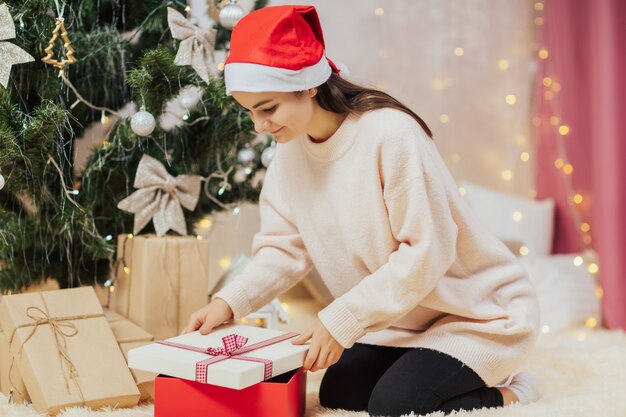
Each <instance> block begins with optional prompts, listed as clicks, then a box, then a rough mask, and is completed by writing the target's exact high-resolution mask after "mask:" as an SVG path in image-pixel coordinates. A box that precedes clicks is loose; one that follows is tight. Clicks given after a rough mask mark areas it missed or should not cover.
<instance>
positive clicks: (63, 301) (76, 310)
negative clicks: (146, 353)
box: [0, 287, 139, 415]
mask: <svg viewBox="0 0 626 417" xmlns="http://www.w3.org/2000/svg"><path fill="white" fill-rule="evenodd" d="M0 325H1V326H2V328H3V329H4V332H5V335H6V336H7V339H8V344H9V348H10V353H11V355H12V361H13V366H17V369H18V370H19V373H20V375H21V377H22V379H23V381H24V385H25V387H26V391H27V392H28V394H29V395H30V398H31V401H32V403H33V408H34V409H35V410H36V411H38V412H40V413H48V414H51V415H54V414H56V413H58V412H59V411H60V410H62V409H63V408H66V407H71V406H87V407H91V408H93V409H98V408H100V407H103V406H110V407H117V408H119V407H132V406H134V405H136V404H137V402H138V401H139V390H138V389H137V386H136V385H135V381H134V380H133V377H132V375H131V373H130V370H129V369H128V366H127V365H126V363H125V360H124V356H123V355H122V352H121V350H120V348H119V346H118V344H117V342H116V341H115V338H114V336H113V332H112V331H111V328H110V326H109V323H108V322H107V320H106V318H105V316H104V313H103V311H102V307H100V304H99V302H98V299H97V297H96V295H95V293H94V290H93V288H91V287H81V288H73V289H66V290H58V291H47V292H41V293H31V294H17V295H12V296H10V297H2V300H1V301H0Z"/></svg>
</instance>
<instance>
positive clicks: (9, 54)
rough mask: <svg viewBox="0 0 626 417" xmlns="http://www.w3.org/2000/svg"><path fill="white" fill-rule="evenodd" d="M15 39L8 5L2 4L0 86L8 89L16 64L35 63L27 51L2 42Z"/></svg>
mask: <svg viewBox="0 0 626 417" xmlns="http://www.w3.org/2000/svg"><path fill="white" fill-rule="evenodd" d="M13 38H15V23H13V17H11V14H10V13H9V8H8V7H7V5H6V4H0V57H2V59H0V84H2V86H3V87H4V88H7V85H8V84H9V75H10V74H11V67H12V66H13V65H16V64H23V63H25V62H31V61H34V60H35V58H33V57H32V56H30V55H29V54H28V53H27V52H26V51H25V50H23V49H22V48H20V47H19V46H17V45H14V44H12V43H11V42H2V41H6V40H8V39H13Z"/></svg>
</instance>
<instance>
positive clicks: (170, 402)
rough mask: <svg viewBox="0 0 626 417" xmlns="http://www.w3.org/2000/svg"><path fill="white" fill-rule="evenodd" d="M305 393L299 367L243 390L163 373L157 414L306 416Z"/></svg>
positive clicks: (190, 416)
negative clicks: (173, 376)
mask: <svg viewBox="0 0 626 417" xmlns="http://www.w3.org/2000/svg"><path fill="white" fill-rule="evenodd" d="M305 395H306V373H304V372H302V371H300V370H299V369H298V370H294V371H290V372H287V373H284V374H282V375H279V376H277V377H274V378H272V379H270V380H268V381H264V382H260V383H258V384H255V385H253V386H251V387H248V388H244V389H242V390H234V389H230V388H224V387H218V386H215V385H207V384H201V383H199V382H194V381H187V380H185V379H180V378H172V377H168V376H163V375H159V376H157V378H156V381H155V398H154V417H179V416H185V417H207V416H219V417H302V416H303V415H304V410H305V406H306V403H305Z"/></svg>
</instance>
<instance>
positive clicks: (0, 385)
mask: <svg viewBox="0 0 626 417" xmlns="http://www.w3.org/2000/svg"><path fill="white" fill-rule="evenodd" d="M0 392H2V393H3V394H4V395H6V396H7V397H10V398H11V401H12V402H13V403H15V404H21V403H23V402H30V396H29V395H28V391H27V390H26V386H25V385H24V380H23V379H22V375H20V371H19V370H18V369H17V366H16V365H15V363H13V355H11V352H10V350H9V340H8V339H7V336H6V335H5V334H4V332H3V331H1V330H0Z"/></svg>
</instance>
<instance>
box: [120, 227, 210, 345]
mask: <svg viewBox="0 0 626 417" xmlns="http://www.w3.org/2000/svg"><path fill="white" fill-rule="evenodd" d="M208 262H209V242H208V241H207V240H198V239H197V238H195V237H192V236H163V237H156V236H154V235H152V236H144V235H140V236H134V237H132V238H131V237H129V236H127V235H123V236H119V238H118V253H117V269H116V278H115V284H114V291H113V293H112V295H111V303H110V307H111V309H112V310H114V311H116V312H117V313H119V314H121V315H122V316H124V317H126V318H128V319H129V320H130V321H132V322H133V323H136V324H138V325H139V326H141V327H142V328H143V329H145V330H146V331H148V332H150V333H151V334H153V335H154V338H155V339H156V340H162V339H166V338H168V337H173V336H176V335H179V334H180V333H181V332H182V330H183V329H184V327H185V326H186V325H187V321H188V320H189V317H190V316H191V314H192V313H194V312H195V311H196V310H198V309H200V308H202V307H204V306H205V305H206V304H207V302H208V275H207V274H208V272H207V268H208Z"/></svg>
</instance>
